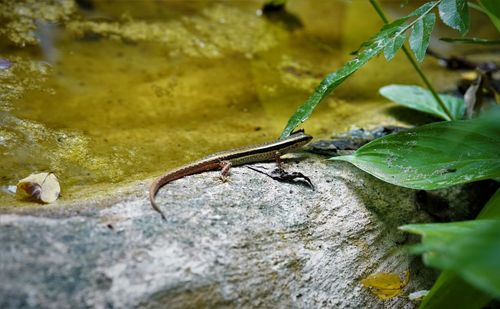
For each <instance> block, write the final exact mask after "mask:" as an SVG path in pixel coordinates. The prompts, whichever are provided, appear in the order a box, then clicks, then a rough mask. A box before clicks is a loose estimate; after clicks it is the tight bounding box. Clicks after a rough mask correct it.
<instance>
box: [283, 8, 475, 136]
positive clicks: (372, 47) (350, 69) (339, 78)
mask: <svg viewBox="0 0 500 309" xmlns="http://www.w3.org/2000/svg"><path fill="white" fill-rule="evenodd" d="M370 2H371V3H372V4H373V5H374V7H375V9H376V10H377V12H379V14H380V15H381V16H383V13H382V12H381V9H380V8H379V6H378V4H376V1H375V0H370ZM435 7H438V8H439V16H440V17H441V19H442V20H443V22H444V23H445V24H447V25H448V26H450V27H452V28H454V29H457V30H459V31H460V32H461V33H462V34H465V33H466V32H467V31H468V30H469V11H468V6H467V1H465V0H439V1H430V2H428V3H425V4H424V5H422V6H421V7H419V8H418V9H416V10H415V11H413V12H412V13H410V14H409V15H407V16H405V17H403V18H400V19H397V20H395V21H393V22H392V23H388V24H386V25H385V26H383V27H382V29H380V31H379V32H378V33H377V34H376V35H374V36H373V37H372V38H370V39H369V40H368V41H366V42H364V43H363V44H361V47H360V49H359V50H358V52H357V56H356V58H355V59H353V60H350V61H349V62H347V63H346V64H345V65H344V66H342V67H341V68H340V69H338V70H337V71H335V72H333V73H330V74H328V75H327V76H326V77H325V78H324V79H323V80H322V81H321V83H320V84H319V86H318V87H317V88H316V89H315V90H314V92H313V94H312V95H311V96H310V97H309V98H308V99H307V100H306V101H305V102H304V103H303V104H302V105H301V106H300V107H299V108H298V109H297V110H296V111H295V113H294V114H293V115H292V116H291V117H290V119H289V120H288V123H287V125H286V127H285V128H284V129H283V132H282V133H281V138H285V137H287V136H288V135H290V133H291V132H293V130H294V129H295V128H296V127H297V126H298V125H299V124H301V123H303V122H304V121H306V120H307V119H308V118H309V116H310V115H311V114H312V112H313V110H314V109H315V108H316V106H317V105H318V104H319V103H320V102H321V101H322V100H323V99H324V98H325V97H326V96H328V95H329V94H330V93H331V92H332V91H333V90H334V89H335V88H337V87H338V86H339V85H340V84H342V83H343V82H344V81H345V80H346V79H347V78H348V77H349V76H351V75H352V74H353V73H354V72H356V71H357V70H359V69H360V68H361V67H362V66H363V65H365V64H366V63H367V62H368V61H369V60H371V59H372V58H373V57H375V56H376V55H378V54H379V53H381V52H382V51H383V52H384V56H385V58H386V59H387V60H391V59H392V58H393V57H394V56H395V54H396V52H397V51H398V50H399V49H400V48H401V47H403V45H404V42H405V39H406V32H407V31H408V30H410V29H411V35H410V47H411V49H412V50H413V52H414V54H415V57H416V58H417V60H418V61H422V60H423V58H424V56H425V52H426V50H427V47H428V46H429V38H430V35H431V32H432V29H433V27H434V24H435V20H436V17H435V15H434V13H432V10H433V9H434V8H435ZM412 18H413V20H412V21H409V20H410V19H412ZM403 48H404V47H403ZM416 69H417V70H418V67H416ZM435 99H436V100H438V99H439V98H437V95H436V97H435ZM448 118H451V116H449V117H448Z"/></svg>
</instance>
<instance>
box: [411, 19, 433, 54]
mask: <svg viewBox="0 0 500 309" xmlns="http://www.w3.org/2000/svg"><path fill="white" fill-rule="evenodd" d="M435 23H436V15H435V14H434V13H429V14H428V15H426V16H424V18H422V19H419V20H418V21H417V22H416V23H415V24H414V25H413V27H412V30H411V35H410V47H411V50H413V53H414V54H415V57H416V58H417V61H419V62H422V61H423V60H424V57H425V52H426V51H427V47H429V39H430V37H431V32H432V29H433V28H434V24H435Z"/></svg>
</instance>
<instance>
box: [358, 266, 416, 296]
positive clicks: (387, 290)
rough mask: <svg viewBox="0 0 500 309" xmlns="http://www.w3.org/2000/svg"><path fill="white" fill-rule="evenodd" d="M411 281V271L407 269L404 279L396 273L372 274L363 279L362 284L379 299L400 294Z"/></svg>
mask: <svg viewBox="0 0 500 309" xmlns="http://www.w3.org/2000/svg"><path fill="white" fill-rule="evenodd" d="M409 281H410V272H408V271H407V272H406V275H405V278H404V279H401V278H400V277H399V275H398V274H395V273H376V274H371V275H369V276H368V277H366V278H365V279H363V280H361V284H362V285H363V286H364V287H365V288H367V289H370V291H371V292H372V293H373V294H375V296H377V297H378V298H379V299H381V300H384V299H389V298H392V297H395V296H397V295H399V294H400V293H401V291H402V290H403V289H404V287H405V286H406V285H407V284H408V282H409Z"/></svg>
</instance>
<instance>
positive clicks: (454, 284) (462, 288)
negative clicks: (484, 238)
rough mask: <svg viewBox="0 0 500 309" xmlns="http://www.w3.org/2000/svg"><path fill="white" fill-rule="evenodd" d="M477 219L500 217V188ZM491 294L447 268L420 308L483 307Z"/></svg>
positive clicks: (496, 218) (471, 308)
mask: <svg viewBox="0 0 500 309" xmlns="http://www.w3.org/2000/svg"><path fill="white" fill-rule="evenodd" d="M477 219H495V220H499V219H500V190H497V192H496V193H495V194H494V195H493V197H491V198H490V200H489V201H488V203H487V204H486V205H485V206H484V208H483V210H482V211H481V213H480V214H479V216H478V217H477ZM491 298H492V297H491V296H490V295H489V294H488V293H485V292H483V291H481V290H479V289H478V288H476V287H474V286H472V285H470V284H469V283H468V282H466V281H464V280H463V279H462V278H461V277H460V276H459V275H458V274H457V273H456V272H454V271H452V270H445V271H443V272H442V273H441V275H440V276H439V278H438V279H437V280H436V282H435V283H434V285H433V287H432V289H431V290H430V291H429V294H427V296H426V297H425V298H424V300H423V301H422V303H421V305H420V308H425V309H434V308H435V309H440V308H468V309H474V308H483V307H484V306H485V305H486V304H487V303H488V302H489V301H490V300H491Z"/></svg>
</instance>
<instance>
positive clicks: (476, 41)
mask: <svg viewBox="0 0 500 309" xmlns="http://www.w3.org/2000/svg"><path fill="white" fill-rule="evenodd" d="M440 40H441V41H444V42H448V43H459V44H479V45H500V40H487V39H480V38H440Z"/></svg>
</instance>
